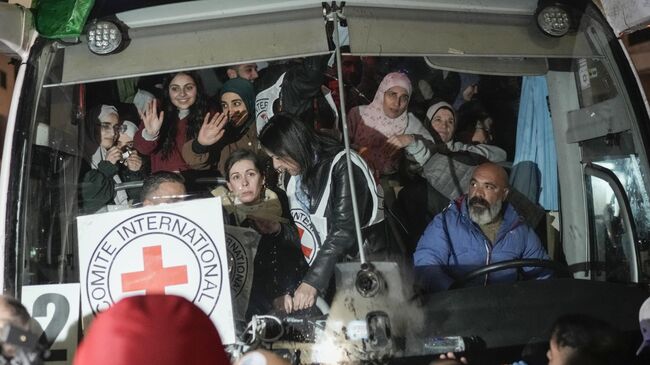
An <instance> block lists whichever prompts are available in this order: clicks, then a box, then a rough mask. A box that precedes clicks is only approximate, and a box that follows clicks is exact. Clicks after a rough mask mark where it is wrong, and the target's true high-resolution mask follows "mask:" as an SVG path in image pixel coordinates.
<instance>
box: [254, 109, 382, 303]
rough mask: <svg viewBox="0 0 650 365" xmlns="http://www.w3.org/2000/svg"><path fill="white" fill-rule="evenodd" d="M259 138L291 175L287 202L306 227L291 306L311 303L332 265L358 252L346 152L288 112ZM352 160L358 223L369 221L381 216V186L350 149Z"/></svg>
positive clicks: (324, 288)
mask: <svg viewBox="0 0 650 365" xmlns="http://www.w3.org/2000/svg"><path fill="white" fill-rule="evenodd" d="M259 139H260V143H261V144H262V147H263V148H264V149H265V151H266V152H267V154H268V155H269V156H271V158H272V160H273V166H274V167H275V168H276V169H278V170H280V171H282V172H286V173H287V174H289V175H290V177H289V178H288V182H287V186H286V191H287V197H288V198H289V206H290V208H291V214H292V216H293V217H294V221H295V222H296V224H298V225H299V228H300V229H302V230H304V233H303V234H302V236H301V248H302V251H303V253H304V255H305V259H306V260H307V262H308V263H309V264H310V267H309V270H308V271H307V273H306V274H305V276H304V277H303V278H302V283H301V284H300V285H299V286H298V288H297V289H296V291H295V292H294V295H293V307H294V309H305V308H309V307H311V306H313V305H314V303H315V301H316V296H317V295H319V294H320V295H321V296H325V297H327V294H329V293H331V292H330V290H329V289H331V287H330V279H332V276H333V273H334V266H335V264H336V263H337V262H338V261H339V260H341V259H342V258H343V257H344V256H345V255H347V254H349V255H353V256H354V255H356V254H357V245H356V244H355V243H356V233H355V225H354V219H353V211H352V196H351V192H350V190H351V189H350V179H349V178H348V170H347V164H346V156H345V151H344V150H343V146H341V144H340V143H339V142H338V141H337V140H335V139H333V138H331V137H329V136H326V135H323V134H320V133H318V132H316V131H315V130H314V129H313V128H310V127H308V126H307V125H306V124H305V123H303V122H302V121H300V120H299V119H298V118H296V117H295V116H293V115H290V114H286V113H279V114H276V115H274V116H273V117H272V118H271V119H270V120H269V122H268V123H267V124H266V125H265V126H264V128H263V129H262V130H261V132H260V136H259ZM350 159H351V163H352V164H353V167H352V172H353V181H354V184H355V190H356V198H357V199H356V200H357V202H358V207H359V215H360V221H361V226H363V227H366V226H370V225H373V224H375V223H377V222H379V221H381V220H382V219H383V215H382V213H383V211H380V207H382V206H383V194H382V193H381V187H377V185H376V183H375V181H374V178H373V177H372V174H371V172H370V170H369V168H368V166H367V165H366V163H365V162H364V161H363V159H362V158H360V156H359V155H358V154H356V153H355V152H354V151H351V155H350ZM310 238H313V240H316V242H314V241H313V240H310ZM369 242H370V244H372V245H375V244H378V243H379V242H378V241H375V240H369ZM373 248H375V247H373Z"/></svg>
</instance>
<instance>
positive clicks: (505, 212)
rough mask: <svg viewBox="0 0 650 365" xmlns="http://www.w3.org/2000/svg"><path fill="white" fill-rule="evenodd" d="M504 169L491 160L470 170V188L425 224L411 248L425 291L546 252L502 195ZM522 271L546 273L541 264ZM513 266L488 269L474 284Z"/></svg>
mask: <svg viewBox="0 0 650 365" xmlns="http://www.w3.org/2000/svg"><path fill="white" fill-rule="evenodd" d="M507 195H508V175H507V173H506V171H505V170H504V169H503V168H502V167H500V166H498V165H495V164H493V163H484V164H482V165H480V166H479V167H477V168H476V169H475V170H474V173H473V175H472V179H471V180H470V186H469V194H468V195H464V196H461V197H459V198H457V199H456V200H454V201H453V202H452V203H451V204H450V205H449V206H448V207H447V208H446V209H445V210H444V211H442V212H441V213H440V214H438V215H436V217H435V218H434V219H433V221H432V222H431V223H430V224H429V225H428V227H427V228H426V230H425V231H424V234H423V235H422V237H421V238H420V241H419V242H418V245H417V249H416V250H415V254H414V255H413V256H414V257H413V258H414V263H415V273H416V276H417V279H418V281H419V283H420V285H422V287H423V289H424V290H426V291H432V292H434V291H440V290H445V289H447V288H449V286H450V285H451V284H452V283H453V281H454V280H455V279H459V278H461V277H463V275H465V274H466V273H468V272H470V271H472V270H475V269H477V268H479V267H481V266H485V265H489V264H491V263H495V262H500V261H507V260H514V259H543V260H548V259H549V257H548V255H547V254H546V251H545V250H544V248H543V247H542V245H541V243H540V240H539V238H538V237H537V235H536V234H535V232H534V231H533V230H532V229H531V228H530V227H529V226H528V225H526V223H525V222H524V221H523V218H521V217H520V215H519V214H518V213H517V211H515V209H514V208H513V207H512V206H511V205H509V204H508V203H507V202H506V201H505V199H506V197H507ZM523 271H524V275H525V276H526V277H532V278H537V279H545V278H548V277H549V276H550V275H549V273H548V272H547V271H546V270H544V269H541V268H524V270H523ZM516 279H517V272H516V269H508V270H502V271H498V272H494V273H491V274H487V275H485V276H481V277H480V278H477V279H476V280H475V281H472V282H471V283H473V284H474V285H487V284H488V283H494V282H511V281H515V280H516Z"/></svg>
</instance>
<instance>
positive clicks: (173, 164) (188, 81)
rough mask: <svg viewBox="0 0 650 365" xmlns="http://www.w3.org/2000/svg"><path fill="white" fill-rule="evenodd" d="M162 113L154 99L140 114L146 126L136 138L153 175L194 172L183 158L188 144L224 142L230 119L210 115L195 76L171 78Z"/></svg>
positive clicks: (189, 74) (187, 73) (143, 125)
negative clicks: (165, 172)
mask: <svg viewBox="0 0 650 365" xmlns="http://www.w3.org/2000/svg"><path fill="white" fill-rule="evenodd" d="M163 93H164V97H163V101H162V105H161V108H160V112H159V111H158V110H159V109H158V102H157V101H156V100H155V99H154V100H152V101H151V102H149V104H148V105H147V107H146V108H145V110H144V112H143V113H140V118H141V119H142V123H141V124H140V128H139V130H138V132H137V133H136V135H135V138H134V145H135V148H136V149H137V150H138V151H140V152H141V153H142V154H145V155H149V156H150V157H151V171H152V172H156V171H184V170H188V169H190V168H191V166H190V165H189V164H188V163H186V162H185V160H184V159H183V157H182V153H181V150H182V148H183V145H184V144H185V142H187V141H189V140H192V139H199V140H206V139H210V140H212V139H217V140H218V139H220V138H221V137H222V136H223V132H224V130H223V129H224V126H225V123H226V115H225V114H222V113H214V114H213V115H210V113H209V111H208V107H207V101H206V100H205V95H204V90H203V87H202V85H201V83H200V79H199V78H198V76H197V75H196V74H195V73H193V72H185V71H184V72H179V73H176V74H172V75H170V76H168V77H167V79H166V81H165V83H164V86H163Z"/></svg>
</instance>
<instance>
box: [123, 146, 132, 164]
mask: <svg viewBox="0 0 650 365" xmlns="http://www.w3.org/2000/svg"><path fill="white" fill-rule="evenodd" d="M133 151H134V150H133V148H130V147H125V148H124V149H122V159H121V160H120V162H121V163H124V162H126V159H127V158H129V156H131V154H133Z"/></svg>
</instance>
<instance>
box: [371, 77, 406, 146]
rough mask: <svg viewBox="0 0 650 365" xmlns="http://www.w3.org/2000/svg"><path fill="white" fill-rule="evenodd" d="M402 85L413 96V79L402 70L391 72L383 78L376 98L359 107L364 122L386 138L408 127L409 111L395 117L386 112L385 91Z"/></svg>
mask: <svg viewBox="0 0 650 365" xmlns="http://www.w3.org/2000/svg"><path fill="white" fill-rule="evenodd" d="M395 86H400V87H402V88H404V89H405V90H406V92H407V93H408V94H409V97H411V89H412V87H411V81H410V80H409V78H408V76H406V75H404V74H403V73H401V72H391V73H389V74H388V75H386V76H385V77H384V79H383V80H381V84H379V88H378V89H377V93H375V98H374V99H373V100H372V103H370V104H369V105H367V106H361V107H359V113H360V114H361V118H363V121H364V124H365V125H367V126H368V127H371V128H373V129H375V130H377V131H378V132H380V133H381V134H383V135H384V136H386V138H390V137H392V136H394V135H397V134H401V133H403V132H404V129H406V123H407V119H408V113H407V112H406V111H404V113H402V114H401V115H400V116H398V117H397V118H395V119H392V118H389V117H387V116H386V114H384V93H385V92H386V91H388V89H390V88H391V87H395Z"/></svg>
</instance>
